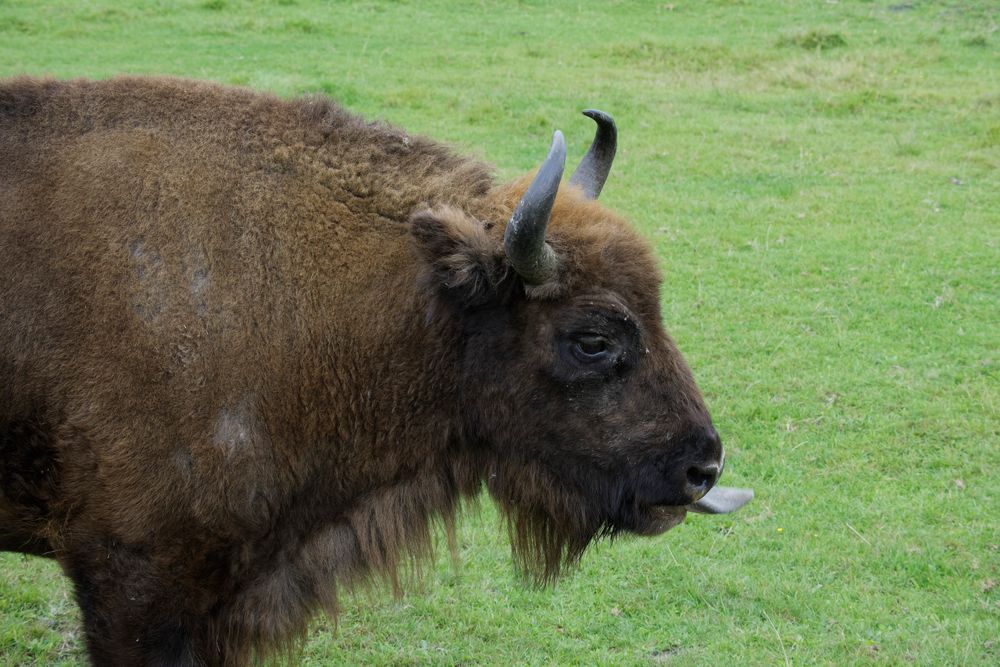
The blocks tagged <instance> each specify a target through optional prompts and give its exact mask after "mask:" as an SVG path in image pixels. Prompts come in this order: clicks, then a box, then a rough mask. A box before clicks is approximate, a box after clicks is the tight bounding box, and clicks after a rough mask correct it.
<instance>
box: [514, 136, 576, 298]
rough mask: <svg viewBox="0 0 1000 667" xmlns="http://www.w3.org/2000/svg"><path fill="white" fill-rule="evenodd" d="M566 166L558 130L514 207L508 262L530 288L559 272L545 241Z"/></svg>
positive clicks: (563, 146) (554, 257) (564, 144)
mask: <svg viewBox="0 0 1000 667" xmlns="http://www.w3.org/2000/svg"><path fill="white" fill-rule="evenodd" d="M565 166H566V142H565V141H564V140H563V135H562V132H560V131H559V130H556V133H555V134H554V135H553V136H552V148H550V149H549V155H548V157H546V158H545V162H543V163H542V166H541V168H540V169H539V170H538V174H536V175H535V179H534V180H533V181H531V185H529V186H528V189H527V190H526V191H525V193H524V196H523V197H521V201H519V202H518V203H517V206H516V207H515V208H514V214H513V215H512V216H511V217H510V222H508V223H507V231H505V232H504V236H503V242H504V249H505V250H506V252H507V259H508V260H510V263H511V265H512V266H513V267H514V270H515V271H517V273H518V274H519V275H520V276H521V278H523V279H524V282H526V283H528V284H529V285H540V284H542V283H544V282H545V281H546V280H548V279H549V278H551V277H552V276H553V274H555V271H556V254H555V253H554V252H553V251H552V248H551V247H550V246H549V244H548V243H546V242H545V228H546V227H548V225H549V216H550V215H551V214H552V204H553V203H555V200H556V192H558V191H559V181H560V180H562V174H563V168H564V167H565Z"/></svg>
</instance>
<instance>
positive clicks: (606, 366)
mask: <svg viewBox="0 0 1000 667" xmlns="http://www.w3.org/2000/svg"><path fill="white" fill-rule="evenodd" d="M585 113H586V114H587V115H588V116H590V117H591V118H593V119H594V120H595V121H596V122H597V124H598V133H597V137H596V138H595V139H594V142H593V144H592V146H591V147H590V150H589V152H588V153H587V155H586V156H585V158H584V160H583V162H582V163H581V165H580V167H579V168H578V169H577V170H576V172H575V173H574V175H573V176H572V178H571V179H570V185H569V186H564V187H560V182H561V179H562V173H563V166H564V163H565V158H566V149H565V144H564V141H563V137H562V134H561V133H559V132H556V133H555V136H554V139H553V142H552V147H551V149H550V151H549V155H548V157H547V158H546V160H545V162H544V163H543V164H542V166H541V168H540V169H539V170H538V172H537V174H536V175H535V176H534V177H533V178H532V179H531V180H530V182H528V179H527V178H526V179H523V180H521V181H518V182H515V183H512V184H509V185H506V186H502V187H500V188H498V189H496V190H495V191H494V192H493V193H492V195H491V198H490V204H489V207H488V208H487V209H486V210H484V211H480V212H476V213H475V214H474V213H470V212H468V211H460V210H457V209H454V208H438V209H431V210H427V211H424V212H421V213H418V214H417V215H415V216H414V218H413V220H412V223H413V233H414V236H415V238H416V240H417V244H418V246H419V248H420V249H421V251H422V255H423V258H424V260H425V262H426V266H427V268H428V270H427V272H426V278H427V280H429V281H430V282H431V289H432V292H433V293H434V294H435V299H434V303H435V307H436V308H437V309H438V310H437V311H435V312H444V313H446V314H447V316H446V317H444V319H447V320H448V321H450V322H452V323H454V324H453V334H452V335H453V340H452V341H451V343H450V344H451V345H452V346H453V349H454V351H455V353H456V354H457V355H458V356H459V357H460V364H461V371H460V374H459V375H460V380H459V385H460V386H459V395H460V396H461V399H460V404H459V405H457V406H456V417H455V419H456V422H457V423H456V432H458V433H459V434H460V435H459V436H458V438H457V440H458V441H459V442H460V444H459V445H458V446H460V447H461V448H462V449H463V450H464V451H465V452H466V453H467V455H468V456H469V457H471V458H472V459H473V461H474V462H473V463H472V464H471V466H470V467H471V468H474V469H476V470H480V471H482V470H485V471H486V485H487V488H488V489H489V491H490V493H491V495H492V496H493V497H494V498H495V499H497V500H498V502H499V504H500V506H501V508H502V509H503V511H504V513H505V515H506V517H507V518H508V520H509V523H508V525H509V528H510V533H511V538H512V544H513V547H514V551H515V555H516V556H517V557H518V560H519V561H520V563H521V564H522V565H523V566H525V567H526V568H528V569H529V570H531V571H533V572H535V573H536V574H537V575H538V576H539V577H540V578H541V579H549V578H551V577H553V576H554V575H555V574H557V572H558V570H559V567H560V565H561V564H563V563H566V562H573V561H575V560H576V559H577V558H578V557H579V555H580V554H581V553H582V552H583V550H584V549H585V548H586V546H587V545H588V544H589V543H590V541H591V540H592V539H593V538H594V537H596V536H601V535H614V534H616V533H618V532H621V531H629V532H633V533H638V534H643V535H649V534H656V533H660V532H663V531H665V530H667V529H669V528H671V527H673V526H675V525H676V524H678V523H680V522H681V521H682V520H683V518H684V516H685V512H686V510H687V509H689V508H690V509H703V510H704V509H706V507H703V506H700V505H697V503H699V502H700V501H702V499H703V498H704V496H705V495H706V494H707V493H708V492H709V490H710V489H712V487H713V485H714V484H715V482H716V480H717V479H718V478H719V474H720V473H721V472H722V467H723V462H724V452H723V447H722V442H721V440H720V439H719V435H718V434H717V433H716V431H715V429H714V428H713V426H712V421H711V419H710V417H709V414H708V411H707V410H706V408H705V405H704V402H703V400H702V397H701V394H700V393H699V391H698V388H697V387H696V385H695V383H694V380H693V379H692V376H691V372H690V370H689V369H688V366H687V364H686V363H685V362H684V359H683V358H682V356H681V354H680V352H679V351H678V350H677V347H676V346H675V345H674V343H673V341H672V340H671V339H670V337H669V336H668V335H667V332H666V331H665V330H664V328H663V324H662V321H661V313H660V296H659V293H660V283H661V279H660V276H659V272H658V271H657V268H656V262H655V261H654V258H653V255H652V253H651V252H650V248H649V245H648V243H647V242H645V241H644V240H642V239H641V238H640V237H639V236H638V235H637V234H636V233H635V232H634V231H633V229H632V228H631V226H630V225H629V224H628V223H626V222H625V221H624V220H623V219H622V218H620V217H619V216H617V215H615V214H614V213H612V212H611V211H609V210H608V209H606V208H605V207H603V206H602V205H600V204H599V203H598V202H597V201H596V199H597V196H598V194H599V193H600V191H601V189H602V187H603V185H604V181H605V179H606V178H607V175H608V172H609V170H610V167H611V161H612V159H613V157H614V154H615V141H616V129H615V125H614V122H613V121H612V120H611V118H610V117H609V116H607V115H606V114H603V113H601V112H597V111H588V112H585ZM504 222H506V225H504V224H503V223H504ZM439 317H440V316H439ZM744 502H745V501H744ZM693 504H694V506H693V507H692V505H693ZM740 504H742V503H740ZM715 509H719V508H718V507H716V508H715Z"/></svg>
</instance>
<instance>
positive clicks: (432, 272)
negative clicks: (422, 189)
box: [410, 206, 507, 306]
mask: <svg viewBox="0 0 1000 667" xmlns="http://www.w3.org/2000/svg"><path fill="white" fill-rule="evenodd" d="M410 230H411V231H410V233H411V234H413V238H414V240H415V241H416V246H417V249H418V251H419V253H420V256H421V257H422V258H423V260H424V261H425V262H426V264H427V267H428V275H427V277H428V279H429V280H430V281H431V282H432V283H434V285H435V286H436V287H437V288H438V289H440V290H441V291H442V292H443V293H444V294H447V295H448V296H450V297H451V298H454V299H456V300H458V301H460V302H462V303H463V304H465V305H471V306H474V305H481V304H484V303H486V302H487V301H489V300H490V299H491V298H493V297H495V296H496V295H497V292H498V287H499V285H500V283H501V282H502V281H503V280H504V278H505V277H506V275H507V265H506V262H505V258H504V254H503V247H502V246H501V244H500V243H499V242H498V241H497V240H495V239H492V238H490V236H489V234H487V233H486V229H485V227H484V225H483V223H482V222H480V221H478V220H476V219H475V218H472V217H470V216H468V215H466V214H465V213H464V212H462V211H460V210H458V209H456V208H453V207H450V206H442V207H439V208H436V209H433V210H423V211H418V212H417V213H414V214H413V215H412V216H411V217H410Z"/></svg>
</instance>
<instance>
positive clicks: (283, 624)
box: [0, 78, 722, 665]
mask: <svg viewBox="0 0 1000 667" xmlns="http://www.w3.org/2000/svg"><path fill="white" fill-rule="evenodd" d="M607 127H608V126H607V125H603V126H602V128H603V129H605V130H606V129H607ZM557 139H559V142H561V138H560V137H557ZM557 143H558V142H557ZM553 146H554V147H553V153H557V152H558V151H557V150H556V148H557V147H556V144H555V143H554V145H553ZM595 146H596V142H595ZM598 148H599V147H598ZM604 150H605V152H607V146H606V145H605V147H604ZM611 152H612V154H613V149H612V151H611ZM592 153H594V150H592ZM599 153H600V150H597V152H596V154H597V157H598V158H599V157H600V155H599ZM589 157H591V156H589ZM556 162H558V156H557V157H555V158H553V157H552V156H551V155H550V159H549V160H547V161H546V164H545V166H543V168H542V171H540V172H539V176H538V177H537V178H535V179H534V180H532V179H531V178H530V177H528V178H524V179H521V180H519V181H516V182H514V183H510V184H495V183H494V182H493V179H492V176H491V174H490V171H489V170H488V169H487V167H485V166H484V165H482V164H480V163H478V162H475V161H472V160H469V159H466V158H463V157H459V156H456V155H455V154H453V153H452V152H451V151H450V150H448V149H446V148H444V147H442V146H441V145H438V144H436V143H433V142H431V141H428V140H426V139H422V138H418V137H411V136H409V135H408V134H406V133H405V132H402V131H399V130H397V129H393V128H390V127H387V126H384V125H380V124H369V123H366V122H364V121H362V120H360V119H358V118H356V117H354V116H352V115H350V114H348V113H347V112H345V111H343V110H342V109H340V108H339V107H337V106H336V105H334V104H333V103H331V102H328V101H326V100H323V99H303V100H296V101H284V100H279V99H277V98H275V97H271V96H267V95H261V94H258V93H254V92H250V91H247V90H240V89H231V88H224V87H219V86H215V85H211V84H204V83H195V82H188V81H177V80H161V79H135V78H121V79H114V80H110V81H105V82H89V81H74V82H54V81H38V80H32V79H15V80H10V81H6V82H3V83H2V84H0V548H2V549H5V550H14V551H22V552H26V553H33V554H38V555H44V556H49V557H53V558H56V559H57V560H58V561H59V563H60V564H61V565H62V567H63V569H64V571H65V572H66V574H67V575H68V576H69V577H70V578H71V579H72V581H73V584H74V587H75V592H76V597H77V600H78V602H79V604H80V607H81V609H82V612H83V622H84V626H85V631H86V636H87V642H88V649H89V651H90V655H91V657H92V659H93V660H94V661H95V662H96V663H98V664H115V665H125V664H195V665H215V664H240V663H242V662H245V661H246V660H247V659H248V657H249V656H250V655H251V654H252V652H255V651H265V652H266V651H267V650H270V649H273V648H275V647H279V646H281V645H284V644H285V643H286V642H287V641H288V640H289V639H290V638H292V637H295V636H296V635H297V634H298V633H300V632H301V631H302V630H303V628H304V625H305V623H306V621H307V619H308V617H309V615H310V613H312V612H314V611H316V610H318V609H321V608H322V609H327V610H332V609H333V608H334V605H335V589H336V586H338V585H345V584H350V583H352V582H355V581H357V580H359V579H361V578H364V577H366V576H368V575H370V574H383V575H387V576H390V577H391V576H393V573H394V572H395V571H396V568H397V566H398V565H399V563H400V562H401V560H402V559H404V558H407V557H410V556H418V557H419V556H421V555H424V553H425V552H426V550H427V548H428V544H429V539H430V526H431V524H432V522H433V521H434V520H435V519H442V520H444V521H445V522H446V523H447V522H449V521H450V520H451V517H452V516H453V514H454V512H455V509H456V507H457V504H458V502H459V500H460V499H461V498H462V497H463V496H469V495H473V494H475V493H477V492H478V491H479V489H480V488H481V487H482V486H483V485H484V484H485V486H486V487H487V488H488V490H489V492H490V494H491V495H492V496H493V497H494V498H495V499H496V500H497V502H498V503H499V504H500V506H501V508H502V509H503V511H504V513H505V515H506V516H507V517H508V520H509V522H510V526H511V531H510V532H511V537H512V542H513V547H514V550H515V555H516V556H517V558H518V560H519V561H520V562H521V563H522V564H523V565H525V566H526V567H527V568H528V569H529V570H531V571H533V572H535V573H536V574H537V575H538V576H539V577H541V578H548V577H551V576H553V575H554V574H555V573H556V571H557V570H558V567H559V565H560V563H564V562H570V561H573V560H575V559H576V558H577V557H578V556H579V555H580V553H581V552H582V551H583V549H584V548H585V547H586V545H587V544H588V543H589V542H590V541H591V540H592V539H593V538H594V537H596V536H599V535H602V534H608V533H614V532H618V531H631V532H636V533H643V534H648V533H657V532H661V531H663V530H665V529H667V528H669V527H671V526H672V525H674V524H676V523H678V522H679V521H680V520H681V519H682V518H683V516H684V508H685V506H686V505H688V504H690V503H691V502H693V501H694V500H696V499H697V498H698V497H700V496H701V495H703V494H704V493H705V491H707V489H708V488H709V487H711V485H712V484H713V483H714V481H715V478H716V477H717V476H718V473H719V471H720V469H721V465H722V449H721V445H720V444H719V439H718V436H717V435H716V434H715V432H714V430H713V429H712V427H711V422H710V419H709V416H708V413H707V412H706V410H705V408H704V405H703V403H702V399H701V397H700V395H699V393H698V391H697V389H696V387H695V385H694V383H693V381H692V379H691V375H690V373H689V371H688V369H687V367H686V366H685V364H684V361H683V360H682V358H681V356H680V355H679V353H678V352H677V350H676V349H675V347H674V345H673V344H672V342H671V341H670V339H669V338H668V336H667V334H666V333H665V332H664V330H663V328H662V325H661V323H660V310H659V295H658V290H659V278H658V274H657V270H656V266H655V262H654V260H653V257H652V256H651V253H650V251H649V249H648V246H647V244H646V243H645V242H644V241H642V240H641V239H640V238H639V237H638V236H637V235H636V234H635V233H634V232H633V230H632V229H631V228H630V226H629V225H628V224H627V223H625V222H624V221H623V220H622V219H620V218H619V217H617V216H616V215H614V214H613V213H611V212H610V211H608V210H607V209H605V208H603V207H602V206H601V205H600V204H599V203H597V202H596V201H595V200H594V197H596V194H597V192H599V191H600V185H601V184H602V183H603V176H598V177H597V178H596V180H597V181H600V182H599V183H595V180H594V177H592V176H591V175H590V174H589V172H588V170H591V168H592V167H593V165H592V164H591V165H590V166H587V167H586V168H585V167H581V170H580V172H578V175H575V176H574V183H577V184H567V185H563V186H562V187H559V177H560V176H561V165H560V166H559V169H558V171H559V173H558V174H556V175H555V176H554V181H551V182H552V183H554V184H555V185H554V186H552V185H551V183H550V187H549V188H548V189H549V190H551V192H550V193H543V196H542V199H538V198H537V196H536V195H537V193H534V191H533V188H534V189H535V190H538V189H540V188H541V189H544V187H543V186H544V185H545V184H544V183H543V184H542V185H536V184H537V183H539V182H541V180H544V178H545V177H547V176H545V174H547V173H548V172H547V171H546V170H551V169H554V168H555V167H551V165H552V164H555V163H556ZM608 165H609V162H608ZM606 166H607V165H606ZM604 176H606V169H605V171H604ZM550 180H551V179H550ZM556 190H558V193H556ZM545 197H547V199H545ZM536 199H537V201H536ZM539 201H540V202H541V204H540V206H541V209H539V204H538V202H539ZM546 206H548V208H549V210H544V209H545V208H546ZM539 210H540V211H541V212H538V211H539ZM541 218H544V220H542V219H541ZM524 220H527V222H523V221H524ZM522 223H523V225H526V226H532V225H533V226H534V227H533V228H534V229H535V232H534V233H535V235H536V237H537V238H535V239H534V240H532V239H530V238H528V240H527V241H525V240H524V238H527V237H517V238H513V240H512V238H511V237H512V234H513V231H517V230H514V227H515V226H517V225H522ZM546 225H547V226H546ZM539 226H540V229H541V232H538V229H539ZM512 230H513V231H512ZM538 234H540V236H538ZM529 236H530V234H529ZM518 244H521V245H525V244H527V245H532V244H534V246H535V247H536V250H537V251H538V252H537V253H536V254H530V253H529V255H528V256H527V259H524V258H523V257H521V258H520V259H517V258H515V255H516V253H517V252H520V251H518V250H517V247H518ZM531 252H534V251H531ZM538 257H541V258H542V259H544V260H545V262H547V263H544V262H543V263H541V264H540V263H539V262H541V260H539V259H537V258H538ZM539 266H540V267H542V268H541V269H538V270H537V271H536V269H537V268H538V267H539ZM532 267H534V268H532ZM542 269H544V270H542Z"/></svg>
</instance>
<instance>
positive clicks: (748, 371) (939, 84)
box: [0, 0, 1000, 665]
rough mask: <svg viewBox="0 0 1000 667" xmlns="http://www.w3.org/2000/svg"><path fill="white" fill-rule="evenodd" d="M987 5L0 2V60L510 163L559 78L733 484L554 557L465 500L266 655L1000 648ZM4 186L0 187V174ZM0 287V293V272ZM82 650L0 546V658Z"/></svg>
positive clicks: (999, 451)
mask: <svg viewBox="0 0 1000 667" xmlns="http://www.w3.org/2000/svg"><path fill="white" fill-rule="evenodd" d="M998 22H1000V8H998V6H997V4H996V3H995V2H991V1H989V0H980V1H972V0H970V1H967V2H957V1H950V2H947V1H946V2H923V1H913V2H901V1H900V0H890V1H888V2H885V1H877V2H865V1H848V0H842V1H841V2H837V3H831V2H819V1H816V2H779V1H769V2H765V1H764V0H761V1H754V2H740V1H738V0H732V1H728V2H723V1H713V2H709V1H700V2H685V1H683V0H678V1H676V2H674V1H671V2H627V1H612V2H578V3H555V2H552V3H549V2H540V1H532V0H523V1H521V2H517V3H506V2H503V3H501V2H491V1H489V0H487V1H485V2H481V3H457V2H455V3H448V2H429V1H421V2H416V1H413V2H406V1H399V2H359V3H339V2H338V3H328V2H314V1H307V0H284V1H280V2H244V1H241V0H209V1H207V2H206V1H201V0H197V1H187V2H171V3H166V2H160V1H157V0H130V1H128V2H107V1H104V0H90V1H88V2H86V3H79V2H71V1H69V0H65V1H61V2H44V3H38V2H32V1H28V0H0V75H12V74H19V73H31V74H36V75H42V74H50V75H54V76H58V77H75V76H88V77H107V76H111V75H113V74H117V73H121V72H130V73H156V74H174V75H182V76H187V77H197V78H205V79H212V80H216V81H220V82H226V83H232V84H239V85H244V86H250V87H253V88H258V89H264V90H270V91H275V92H277V93H279V94H282V95H297V94H301V93H309V92H322V93H324V94H327V95H330V96H332V97H335V98H337V99H339V100H340V101H341V102H342V103H344V104H345V105H346V106H348V107H349V108H351V109H353V110H355V111H358V112H360V113H363V114H365V115H367V116H369V117H373V118H384V119H388V120H389V121H391V122H393V123H396V124H399V125H403V126H405V127H407V128H408V129H409V130H411V131H414V132H419V133H423V134H427V135H430V136H433V137H436V138H439V139H442V140H444V141H446V142H449V143H450V144H452V145H454V146H456V147H457V148H458V149H459V150H462V151H464V152H467V153H470V154H473V155H477V156H480V157H483V158H485V159H487V160H489V161H491V162H493V163H494V164H496V165H497V166H498V174H499V175H500V176H501V177H503V178H507V177H512V176H514V175H516V174H520V173H522V172H524V171H526V170H528V169H531V168H532V167H534V166H535V165H536V164H537V162H538V161H539V160H540V159H541V157H542V156H544V154H545V151H546V147H547V142H548V140H549V137H550V136H551V132H552V130H553V129H556V128H561V129H563V130H564V132H565V133H566V135H567V137H568V141H569V144H570V150H571V154H575V155H582V153H583V151H584V150H585V148H586V146H587V144H588V142H589V140H590V137H591V135H592V130H593V128H592V123H591V121H589V120H588V119H586V118H584V117H582V116H580V115H579V111H580V110H581V109H583V108H587V107H597V108H601V109H604V110H607V111H609V112H611V113H612V114H614V116H615V118H616V119H617V121H618V123H619V127H620V136H621V150H620V153H619V158H618V161H617V163H616V165H615V169H614V171H613V172H612V176H611V180H610V181H609V183H608V186H607V187H606V189H605V193H604V195H602V200H603V201H605V202H606V203H607V204H608V205H610V206H612V207H614V208H616V209H618V210H620V211H622V212H623V213H625V214H626V215H628V216H629V217H630V218H631V219H632V220H633V221H634V222H635V224H636V225H637V226H638V228H639V229H640V230H641V231H642V232H643V233H644V234H645V235H646V236H647V237H648V238H649V239H650V241H651V243H653V245H654V246H655V248H656V251H657V252H658V253H659V255H660V257H661V258H662V266H663V269H664V272H665V275H666V282H665V286H664V290H663V305H664V309H665V317H666V320H667V325H668V327H669V329H670V330H671V332H672V334H673V335H674V337H675V338H676V339H677V341H678V343H679V345H680V347H681V348H682V349H683V350H684V352H685V353H686V355H687V358H688V360H689V362H690V364H691V366H692V367H693V369H694V371H695V374H696V376H697V378H698V380H699V383H700V385H701V387H702V389H703V390H704V392H705V394H706V396H707V399H708V401H709V404H710V407H711V409H712V411H713V415H714V418H715V421H716V424H717V426H718V428H719V431H720V432H721V433H722V434H723V437H724V440H725V441H726V443H727V449H728V453H729V457H728V466H727V471H726V475H725V482H724V483H728V484H730V485H741V486H742V485H745V486H752V487H754V489H755V490H756V492H757V498H756V500H755V501H754V502H753V503H752V504H751V505H750V506H748V507H747V508H746V509H745V510H744V511H742V512H741V513H739V514H735V515H731V516H726V517H706V516H693V517H691V518H689V519H688V521H687V523H686V524H685V525H683V526H681V527H679V528H677V529H675V530H674V531H672V532H670V533H668V534H666V535H664V536H662V537H658V538H654V539H622V540H619V541H617V542H615V543H612V544H607V543H602V544H599V545H597V546H596V547H595V548H594V549H593V550H592V551H591V552H589V553H588V554H587V555H586V556H585V558H584V561H583V563H582V565H581V567H580V568H579V569H578V570H577V571H575V572H574V573H572V574H570V575H569V576H568V577H567V578H566V579H564V580H563V581H562V582H560V583H559V585H558V586H556V587H555V588H554V589H547V590H537V589H535V588H532V587H531V586H530V585H527V584H525V583H524V582H523V581H521V580H520V579H519V577H518V576H517V574H516V573H515V572H514V570H513V567H512V565H511V561H510V558H509V555H508V552H507V545H506V539H505V537H504V534H503V531H502V529H501V528H500V527H499V524H498V522H497V517H496V515H495V512H494V510H493V508H492V507H491V506H490V505H489V504H488V503H484V505H483V509H482V511H481V513H479V514H478V515H476V514H473V515H471V516H468V517H467V518H466V520H465V521H464V522H463V524H462V527H461V530H460V535H459V538H460V548H459V556H460V559H459V560H460V564H459V566H458V567H455V566H453V565H452V564H451V563H450V561H449V559H448V558H447V557H446V551H447V550H446V549H442V550H441V551H442V552H445V553H443V554H442V555H441V556H440V558H439V560H438V562H436V563H435V564H434V565H433V566H432V567H429V568H428V571H427V573H426V575H425V576H424V578H423V580H422V582H421V583H419V584H417V585H413V586H411V587H409V588H408V590H407V593H406V594H405V595H404V596H403V597H402V598H400V599H393V598H392V597H391V596H390V595H387V594H384V593H378V592H373V593H357V594H354V595H352V596H349V597H347V598H345V599H344V600H343V604H342V607H343V612H342V614H341V616H340V619H339V626H338V627H337V628H336V630H335V629H334V628H333V626H332V624H331V622H330V621H327V620H323V619H317V621H316V623H315V624H314V625H313V627H312V631H311V633H310V637H309V642H308V644H307V645H306V646H305V648H304V649H303V650H302V652H301V653H300V654H298V655H297V656H296V661H297V662H299V663H301V664H306V665H326V664H384V665H390V664H392V665H395V664H493V665H510V664H529V665H550V664H560V665H594V664H622V665H662V664H678V665H687V664H707V663H715V664H723V665H729V664H738V665H772V664H836V665H841V664H865V663H875V664H908V663H913V664H921V665H926V664H934V665H957V664H984V665H987V664H998V663H1000V586H998V580H1000V475H998V471H1000V31H998V30H997V25H998ZM0 196H2V195H0ZM0 309H2V304H0ZM84 661H85V658H84V653H83V650H82V647H81V638H80V630H79V627H78V620H77V615H76V611H75V608H74V606H73V603H72V596H71V595H70V593H69V589H68V587H67V585H66V583H65V581H64V580H63V579H62V578H61V576H60V575H59V574H58V569H57V567H56V566H55V565H54V564H52V563H49V562H46V561H42V560H36V559H29V558H23V557H21V556H16V555H3V556H0V663H2V664H13V665H20V664H38V665H49V664H80V663H82V662H84Z"/></svg>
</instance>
